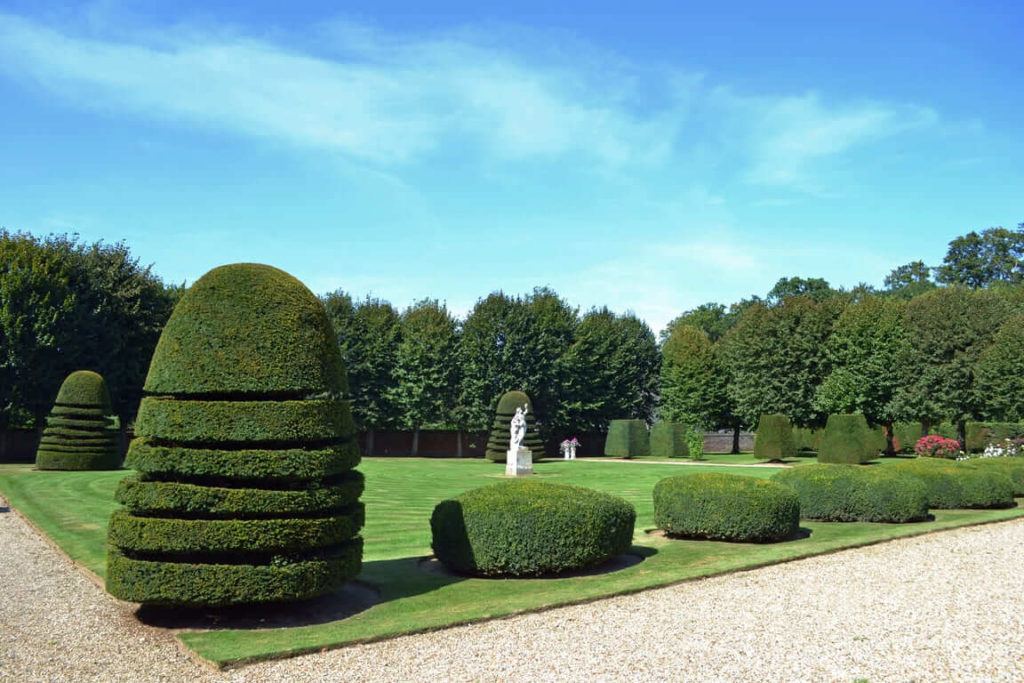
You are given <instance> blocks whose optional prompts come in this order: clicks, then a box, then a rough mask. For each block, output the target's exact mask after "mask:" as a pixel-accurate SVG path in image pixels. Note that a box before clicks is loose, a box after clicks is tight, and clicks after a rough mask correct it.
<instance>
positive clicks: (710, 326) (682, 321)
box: [659, 302, 739, 345]
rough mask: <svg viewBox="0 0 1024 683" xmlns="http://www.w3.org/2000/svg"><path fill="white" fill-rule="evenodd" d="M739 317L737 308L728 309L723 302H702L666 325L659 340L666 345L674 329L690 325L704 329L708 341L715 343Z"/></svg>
mask: <svg viewBox="0 0 1024 683" xmlns="http://www.w3.org/2000/svg"><path fill="white" fill-rule="evenodd" d="M738 318H739V313H738V312H737V310H727V309H726V307H725V306H723V305H722V304H716V303H714V302H709V303H706V304H701V305H700V306H698V307H697V308H694V309H692V310H689V311H686V312H685V313H683V314H682V315H680V316H679V317H678V318H675V319H674V320H672V321H671V322H670V323H669V324H668V325H666V326H665V329H663V330H662V331H661V335H660V339H659V341H660V342H661V344H662V345H664V344H665V342H666V341H668V338H669V335H670V334H671V333H672V330H674V329H675V328H676V327H678V326H680V325H688V326H690V327H696V328H697V329H699V330H702V331H703V332H704V334H706V335H707V337H708V341H710V342H711V343H712V344H714V343H715V342H717V341H718V340H719V339H721V338H722V337H723V336H724V335H725V333H726V332H728V331H729V330H730V329H731V328H732V326H733V325H735V324H736V320H737V319H738Z"/></svg>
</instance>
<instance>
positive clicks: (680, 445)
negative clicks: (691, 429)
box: [651, 422, 690, 458]
mask: <svg viewBox="0 0 1024 683" xmlns="http://www.w3.org/2000/svg"><path fill="white" fill-rule="evenodd" d="M651 455H653V456H654V457H656V458H688V457H690V449H689V447H688V446H687V445H686V427H684V426H683V425H681V424H679V423H677V422H655V423H654V426H652V427H651Z"/></svg>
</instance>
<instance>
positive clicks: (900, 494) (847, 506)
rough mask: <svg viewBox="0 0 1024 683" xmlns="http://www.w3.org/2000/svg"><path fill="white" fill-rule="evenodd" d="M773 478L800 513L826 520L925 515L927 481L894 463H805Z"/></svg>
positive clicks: (892, 519) (917, 518) (899, 518)
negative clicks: (788, 491)
mask: <svg viewBox="0 0 1024 683" xmlns="http://www.w3.org/2000/svg"><path fill="white" fill-rule="evenodd" d="M772 481H775V482H777V483H779V484H785V485H786V486H789V487H790V488H792V489H793V490H794V491H796V493H797V495H798V496H799V498H800V517H801V518H802V519H814V520H821V521H824V522H889V523H904V522H916V521H920V520H923V519H925V518H926V517H927V516H928V507H929V506H928V491H927V488H926V487H925V485H924V484H923V483H922V482H920V481H918V480H917V479H916V478H915V477H913V476H911V475H909V474H908V473H905V472H898V471H895V470H894V468H892V467H859V466H856V465H806V466H803V467H794V468H792V469H788V470H783V471H782V472H779V473H778V474H776V475H775V476H773V477H772Z"/></svg>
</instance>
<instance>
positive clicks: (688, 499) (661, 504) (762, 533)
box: [654, 473, 800, 542]
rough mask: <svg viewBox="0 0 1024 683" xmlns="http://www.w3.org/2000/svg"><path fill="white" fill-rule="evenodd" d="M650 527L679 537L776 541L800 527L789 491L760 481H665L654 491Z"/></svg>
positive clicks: (728, 477) (720, 477) (709, 477)
mask: <svg viewBox="0 0 1024 683" xmlns="http://www.w3.org/2000/svg"><path fill="white" fill-rule="evenodd" d="M654 524H655V526H657V527H658V528H659V529H663V530H665V532H666V533H667V534H669V535H670V536H680V537H684V538H706V539H711V540H719V541H741V542H765V541H781V540H783V539H786V538H789V537H791V536H793V534H795V533H796V532H797V531H798V530H799V528H800V502H799V499H798V498H797V495H796V492H795V491H793V490H792V489H790V488H788V487H786V486H783V485H781V484H777V483H775V482H772V481H767V480H765V479H755V478H754V477H743V476H737V475H732V474H717V473H711V474H694V475H690V476H683V477H668V478H667V479H662V480H661V481H659V482H658V483H657V484H655V486H654Z"/></svg>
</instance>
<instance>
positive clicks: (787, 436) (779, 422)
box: [754, 415, 796, 460]
mask: <svg viewBox="0 0 1024 683" xmlns="http://www.w3.org/2000/svg"><path fill="white" fill-rule="evenodd" d="M754 457H755V458H758V459H759V460H785V459H786V458H793V457H796V441H795V440H794V439H793V426H792V425H791V424H790V423H789V418H788V417H786V416H785V415H762V416H761V419H760V420H759V421H758V423H757V432H756V433H755V434H754Z"/></svg>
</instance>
